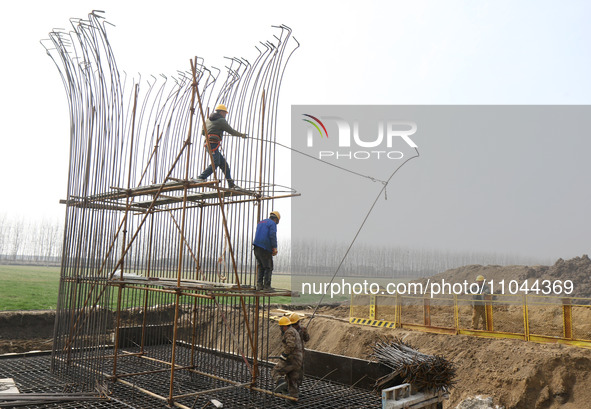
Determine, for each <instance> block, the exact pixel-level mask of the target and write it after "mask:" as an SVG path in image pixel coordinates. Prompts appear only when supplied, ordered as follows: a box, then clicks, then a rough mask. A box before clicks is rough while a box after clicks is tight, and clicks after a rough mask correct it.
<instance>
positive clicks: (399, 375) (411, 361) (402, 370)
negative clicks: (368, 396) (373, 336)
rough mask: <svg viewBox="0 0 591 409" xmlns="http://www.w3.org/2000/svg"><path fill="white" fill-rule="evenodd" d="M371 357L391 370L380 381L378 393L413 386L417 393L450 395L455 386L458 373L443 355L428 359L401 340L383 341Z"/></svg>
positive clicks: (377, 387)
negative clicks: (426, 390)
mask: <svg viewBox="0 0 591 409" xmlns="http://www.w3.org/2000/svg"><path fill="white" fill-rule="evenodd" d="M372 348H373V353H372V354H370V357H371V358H372V359H374V360H375V361H377V362H379V363H381V364H382V365H385V366H387V367H388V368H390V369H392V373H390V374H389V375H385V376H383V377H381V378H379V379H378V380H377V381H376V383H375V390H382V389H386V388H389V387H392V386H396V385H398V384H399V383H400V382H401V381H402V382H403V383H410V384H411V385H412V386H413V388H415V390H417V391H421V390H424V389H429V390H434V391H440V390H441V391H448V390H449V389H450V388H451V387H452V386H453V384H454V383H455V381H454V378H455V376H456V369H455V367H454V365H453V363H451V362H450V361H448V360H446V359H445V358H444V357H443V356H440V355H425V354H422V353H420V352H419V351H417V350H416V349H414V348H412V347H411V346H410V345H409V344H407V343H404V342H403V341H402V340H400V339H398V338H394V339H393V340H391V341H388V340H380V341H378V342H376V343H375V345H374V346H373V347H372Z"/></svg>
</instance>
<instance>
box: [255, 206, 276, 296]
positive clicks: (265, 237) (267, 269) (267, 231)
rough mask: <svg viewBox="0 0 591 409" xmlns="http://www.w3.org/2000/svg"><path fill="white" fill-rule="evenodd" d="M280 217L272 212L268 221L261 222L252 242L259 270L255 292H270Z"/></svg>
mask: <svg viewBox="0 0 591 409" xmlns="http://www.w3.org/2000/svg"><path fill="white" fill-rule="evenodd" d="M279 219H281V215H280V214H279V212H278V211H272V212H271V214H270V215H269V218H268V219H265V220H261V221H260V222H259V224H258V225H257V231H256V233H255V236H254V241H253V242H252V244H253V248H254V256H255V258H256V260H257V266H258V269H259V272H258V276H257V286H256V289H257V291H260V290H271V289H272V288H271V274H272V273H273V256H275V255H277V225H278V224H279Z"/></svg>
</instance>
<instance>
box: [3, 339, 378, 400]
mask: <svg viewBox="0 0 591 409" xmlns="http://www.w3.org/2000/svg"><path fill="white" fill-rule="evenodd" d="M153 348H154V349H162V348H164V349H165V350H168V349H169V348H167V347H160V346H158V347H153ZM129 352H132V351H129ZM232 360H233V359H232V358H228V357H226V358H221V360H220V358H219V357H218V361H219V362H220V365H219V370H218V374H219V376H220V377H223V376H222V375H225V376H227V377H231V376H232V373H231V369H230V368H231V367H232V363H231V362H230V361H232ZM121 366H122V368H121V369H122V371H121V372H122V373H125V372H127V371H131V372H128V373H132V372H133V373H136V372H139V371H150V370H157V369H162V368H163V367H165V366H166V365H162V364H158V363H155V362H150V361H149V360H146V359H143V358H139V357H127V358H125V359H122V360H121ZM49 368H50V356H49V355H36V356H27V357H3V358H1V359H0V378H13V379H14V381H15V383H16V385H17V387H18V389H19V391H20V392H21V393H39V392H46V393H47V392H53V393H65V392H77V391H79V390H80V389H79V387H77V384H76V382H75V381H74V380H72V379H71V378H64V377H63V374H62V375H61V376H58V375H56V374H53V373H51V372H50V370H49ZM270 370H271V367H270V366H269V365H267V364H265V365H262V366H261V367H260V377H259V381H258V382H257V386H259V387H260V388H266V387H269V386H270V385H271V383H272V381H271V380H270ZM122 379H125V380H126V382H129V383H130V384H133V385H135V386H137V387H141V388H146V389H149V390H151V391H152V392H154V393H156V394H159V395H166V394H167V393H168V387H169V384H170V383H169V381H170V379H169V372H168V371H167V372H161V373H153V374H146V375H136V376H132V377H123V378H122ZM242 380H244V381H248V379H246V378H244V379H242ZM240 381H241V380H238V382H240ZM106 386H107V387H108V389H109V391H110V395H109V399H108V400H107V399H106V400H101V401H84V400H79V401H75V402H62V403H52V404H41V405H29V406H27V407H29V408H137V409H152V408H154V409H156V408H167V407H169V406H167V404H166V402H164V401H162V400H159V399H157V398H154V397H151V396H149V395H147V394H145V393H143V392H141V391H139V390H138V389H135V388H133V387H131V386H128V385H125V384H122V383H120V382H108V383H107V384H106ZM227 386H231V384H230V383H228V382H226V381H223V380H220V379H214V378H212V377H210V376H206V375H202V374H199V373H196V372H191V371H188V370H179V371H176V376H175V395H180V394H185V393H192V392H197V391H200V390H201V391H205V390H210V389H215V388H221V387H227ZM211 399H216V400H218V401H220V402H222V403H223V404H224V407H225V408H261V407H267V408H292V407H297V408H380V407H381V399H380V398H379V397H378V396H376V395H375V394H373V393H371V392H369V391H365V390H361V389H358V388H354V387H350V386H345V385H338V384H335V383H330V382H326V381H323V380H318V379H313V378H309V377H307V378H305V379H304V382H303V384H302V387H301V392H300V399H299V401H298V402H297V403H296V404H294V403H291V402H287V401H286V400H284V399H282V398H279V397H276V396H272V395H269V394H266V393H263V392H258V391H254V390H250V389H246V388H244V387H235V388H231V389H224V390H219V391H212V392H210V393H207V394H204V395H199V396H197V397H187V398H181V399H178V400H177V402H178V403H180V404H182V405H185V406H188V407H194V408H202V407H204V406H205V405H206V404H207V403H208V402H210V400H211Z"/></svg>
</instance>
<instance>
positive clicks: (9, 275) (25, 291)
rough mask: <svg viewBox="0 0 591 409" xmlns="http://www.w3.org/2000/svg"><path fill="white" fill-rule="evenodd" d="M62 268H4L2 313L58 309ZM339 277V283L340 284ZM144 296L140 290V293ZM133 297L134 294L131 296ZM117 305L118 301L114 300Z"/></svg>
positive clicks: (277, 283)
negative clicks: (7, 311) (60, 271)
mask: <svg viewBox="0 0 591 409" xmlns="http://www.w3.org/2000/svg"><path fill="white" fill-rule="evenodd" d="M59 270H60V269H59V267H42V266H10V265H0V311H6V310H46V309H55V308H56V307H57V298H58V290H59ZM330 278H331V277H321V276H305V277H299V278H296V279H295V280H293V283H294V284H295V285H296V287H298V288H293V289H292V288H291V287H292V277H291V276H290V275H287V274H273V279H272V283H271V285H272V286H273V287H275V288H280V289H287V290H294V291H301V284H302V282H316V283H324V282H328V281H330ZM359 280H360V279H356V278H346V279H345V280H344V281H346V282H351V283H353V282H358V281H359ZM340 281H341V279H340V278H339V279H338V280H336V282H340ZM136 291H137V292H138V294H140V292H141V291H140V290H136ZM128 295H130V294H128ZM320 297H321V296H320V295H318V294H313V295H306V294H301V295H300V296H299V297H294V298H293V299H292V298H291V297H272V298H271V302H272V303H275V304H291V303H292V302H293V303H294V304H303V303H305V304H314V303H316V302H318V301H319V300H320ZM132 299H134V301H133V302H131V304H134V305H141V304H142V302H141V299H142V297H141V296H139V295H138V296H136V297H132ZM348 299H349V295H348V294H347V295H339V296H336V297H334V298H331V297H330V296H329V295H327V296H325V297H324V299H323V302H325V303H331V302H335V301H346V300H348ZM111 303H112V306H114V300H112V302H111Z"/></svg>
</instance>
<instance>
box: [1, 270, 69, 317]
mask: <svg viewBox="0 0 591 409" xmlns="http://www.w3.org/2000/svg"><path fill="white" fill-rule="evenodd" d="M59 280H60V268H59V267H42V266H9V265H0V311H6V310H51V309H55V308H56V307H57V295H58V289H59Z"/></svg>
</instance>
